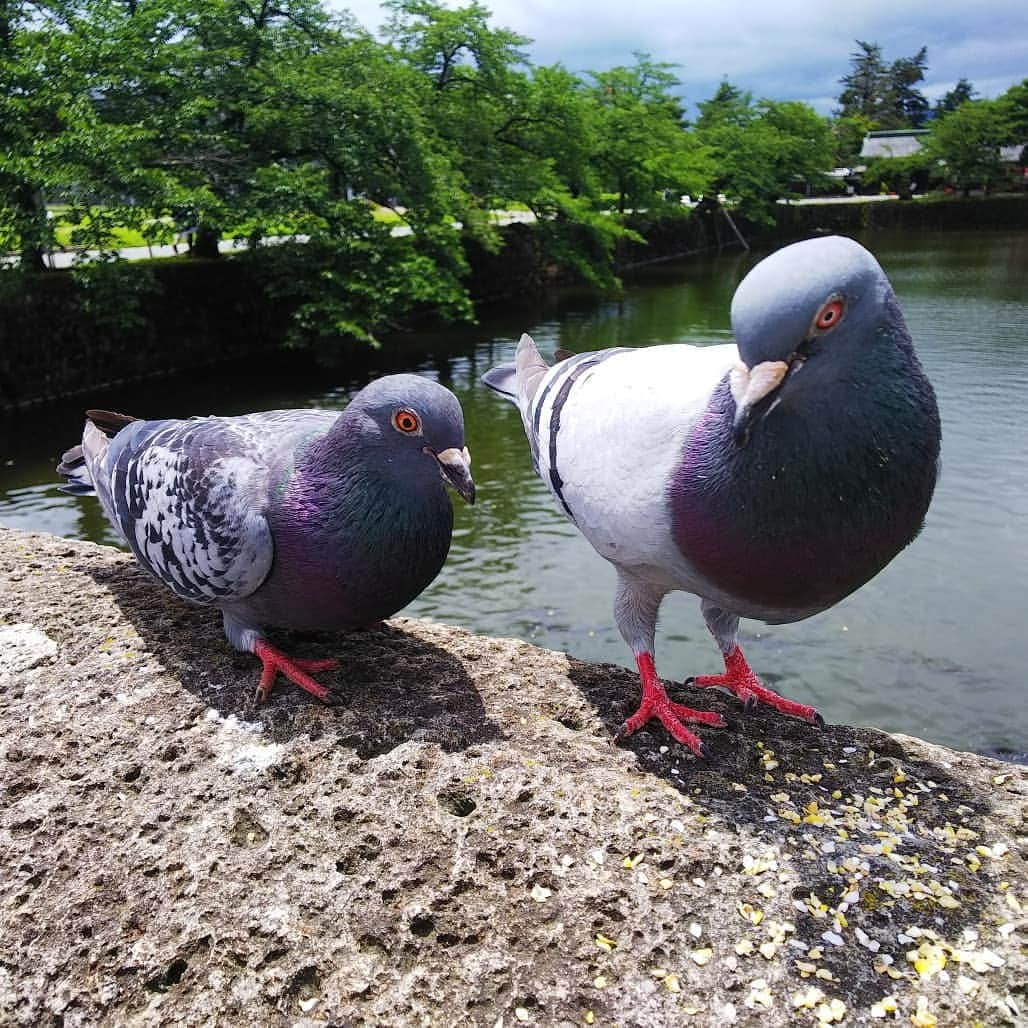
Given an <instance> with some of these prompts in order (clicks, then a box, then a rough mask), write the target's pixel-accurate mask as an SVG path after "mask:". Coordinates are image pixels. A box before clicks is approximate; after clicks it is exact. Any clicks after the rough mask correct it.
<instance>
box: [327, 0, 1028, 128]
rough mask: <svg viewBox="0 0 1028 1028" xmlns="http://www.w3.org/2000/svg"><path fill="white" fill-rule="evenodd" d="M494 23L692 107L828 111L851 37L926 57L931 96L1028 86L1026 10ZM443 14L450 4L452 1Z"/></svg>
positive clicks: (592, 2)
mask: <svg viewBox="0 0 1028 1028" xmlns="http://www.w3.org/2000/svg"><path fill="white" fill-rule="evenodd" d="M485 3H486V6H487V7H489V8H490V10H491V11H492V12H493V19H492V23H493V24H494V25H498V26H499V25H502V26H505V27H507V28H511V29H513V30H515V31H516V32H519V33H521V34H522V35H525V36H528V37H530V38H531V39H532V40H533V42H532V43H531V44H530V45H529V47H528V52H529V55H530V57H531V59H532V61H533V62H534V63H536V64H552V63H555V62H557V61H560V62H562V63H563V64H565V65H566V66H567V67H569V68H571V69H572V70H574V71H584V70H586V69H589V68H593V69H597V70H601V69H603V68H608V67H611V66H613V65H616V64H627V63H631V61H632V52H633V51H635V50H641V51H644V52H647V53H649V54H651V56H652V57H653V58H654V59H655V60H660V61H670V62H672V63H674V64H676V65H678V68H677V74H678V76H679V78H680V79H681V80H682V92H683V94H684V95H685V97H686V99H687V101H688V102H689V103H690V104H693V103H695V102H696V101H699V100H704V99H706V98H707V97H709V96H711V95H712V94H713V92H714V91H715V90H716V89H717V86H718V83H719V82H720V80H721V79H722V78H727V79H728V80H729V81H730V82H732V83H734V84H735V85H737V86H739V87H740V88H742V89H748V90H751V91H752V92H753V93H754V94H755V95H756V96H758V97H759V96H769V97H772V98H774V99H778V100H791V99H796V100H806V101H807V102H809V103H812V104H813V105H814V106H815V107H817V109H818V110H820V111H821V112H822V113H828V112H829V111H830V110H831V108H832V106H833V104H834V97H835V96H836V95H837V94H838V92H839V84H838V82H839V78H840V77H841V76H842V75H844V74H845V73H846V72H847V71H848V70H849V55H850V53H851V52H852V51H853V50H854V49H855V47H856V43H855V41H856V40H857V39H863V40H867V41H869V42H876V43H878V44H879V45H880V46H881V47H882V50H883V55H884V57H885V59H886V60H887V61H891V60H895V59H896V58H898V57H909V56H912V55H913V54H914V53H916V52H917V50H918V49H919V48H920V47H921V46H922V45H925V46H927V47H928V72H927V75H926V77H925V82H924V83H922V87H921V88H922V90H923V91H924V93H925V95H926V96H928V97H929V98H930V99H934V98H935V97H937V96H940V95H941V94H942V93H944V92H945V91H946V90H947V89H949V88H951V87H952V86H953V85H954V84H955V83H956V81H957V79H959V78H967V79H970V80H971V82H972V83H973V84H974V86H975V88H976V89H977V90H978V92H979V93H980V94H981V95H983V96H995V95H996V94H998V93H1001V92H1003V91H1004V90H1005V89H1007V88H1008V87H1009V86H1011V85H1013V84H1014V83H1015V82H1019V81H1020V80H1021V79H1023V78H1025V77H1026V76H1028V5H1026V4H1025V3H1024V2H1023V0H994V2H991V3H990V2H987V0H986V2H984V3H981V4H972V3H968V2H967V0H908V2H906V3H885V2H881V0H861V2H859V3H848V4H842V3H838V2H837V0H836V2H827V3H821V4H813V3H810V2H809V0H808V2H800V0H778V2H774V3H768V2H754V0H748V2H747V0H716V2H714V3H710V2H709V0H684V2H683V0H634V2H631V3H617V4H603V3H598V2H596V0H561V2H560V3H554V2H553V0H547V2H539V0H528V2H526V0H492V2H489V0H485ZM333 6H336V7H341V8H346V9H349V10H350V11H351V12H352V13H353V14H354V15H355V16H356V18H357V20H358V21H359V22H360V23H361V24H362V25H364V26H365V27H367V28H369V29H372V30H374V29H377V28H378V26H379V25H380V23H381V22H382V20H383V17H384V12H383V11H382V8H381V7H380V5H379V4H378V3H377V2H374V0H352V2H349V3H347V2H345V0H335V2H334V3H333ZM449 6H457V3H455V2H453V0H451V2H450V4H449Z"/></svg>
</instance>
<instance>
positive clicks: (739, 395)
mask: <svg viewBox="0 0 1028 1028" xmlns="http://www.w3.org/2000/svg"><path fill="white" fill-rule="evenodd" d="M788 371H789V365H788V364H787V363H786V362H785V361H763V362H761V363H760V364H755V365H754V366H753V367H752V368H748V367H747V366H746V365H745V364H742V363H739V364H737V365H736V366H735V367H734V368H732V370H731V372H730V373H729V376H728V384H729V386H730V387H731V390H732V398H733V399H734V400H735V420H734V422H733V423H732V435H733V437H734V438H735V444H736V446H739V447H742V446H745V445H746V444H747V443H748V442H749V440H750V429H751V427H752V425H753V421H754V419H755V418H756V417H757V415H758V413H760V411H759V410H758V404H760V401H761V400H764V399H766V398H767V397H769V396H770V395H771V394H772V393H773V392H774V391H775V390H776V389H777V388H778V387H779V386H780V385H781V384H782V381H783V379H784V378H785V376H786V375H787V374H788ZM765 413H766V411H765Z"/></svg>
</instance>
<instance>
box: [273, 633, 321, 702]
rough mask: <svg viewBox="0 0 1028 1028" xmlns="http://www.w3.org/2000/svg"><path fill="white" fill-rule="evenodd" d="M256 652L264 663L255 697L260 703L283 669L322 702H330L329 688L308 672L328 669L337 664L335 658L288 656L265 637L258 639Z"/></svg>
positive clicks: (287, 676) (302, 687)
mask: <svg viewBox="0 0 1028 1028" xmlns="http://www.w3.org/2000/svg"><path fill="white" fill-rule="evenodd" d="M253 652H254V654H255V655H256V656H257V657H258V659H259V660H260V662H261V663H262V664H263V665H264V669H263V670H262V671H261V680H260V682H259V683H258V685H257V693H256V696H255V699H256V700H257V702H258V703H260V702H262V701H263V700H266V699H267V698H268V695H269V694H270V692H271V687H272V686H273V685H274V684H275V676H276V675H277V674H278V673H279V672H280V671H281V672H282V674H284V675H285V676H286V678H288V679H289V681H290V682H292V683H293V684H294V685H298V686H299V687H300V688H301V689H306V690H307V692H309V693H310V694H311V695H312V696H316V697H317V698H318V699H319V700H321V702H322V703H328V701H329V699H330V697H329V692H328V690H327V689H326V688H325V687H324V686H323V685H322V684H321V683H320V682H316V681H314V679H313V678H311V676H310V675H309V674H307V673H306V672H308V671H328V670H329V669H330V668H334V667H335V666H336V661H334V660H305V659H303V658H295V659H294V658H291V657H287V656H286V655H285V654H284V653H283V652H282V651H281V650H277V649H275V647H274V646H272V645H271V643H269V642H267V641H266V640H264V639H258V640H257V644H256V645H255V646H254V648H253Z"/></svg>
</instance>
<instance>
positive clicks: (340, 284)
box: [247, 202, 472, 352]
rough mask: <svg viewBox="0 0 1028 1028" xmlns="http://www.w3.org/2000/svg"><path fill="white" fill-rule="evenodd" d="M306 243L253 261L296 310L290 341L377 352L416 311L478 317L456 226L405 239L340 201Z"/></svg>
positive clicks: (311, 225) (274, 295) (278, 297)
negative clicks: (382, 339) (381, 333)
mask: <svg viewBox="0 0 1028 1028" xmlns="http://www.w3.org/2000/svg"><path fill="white" fill-rule="evenodd" d="M305 228H307V229H308V230H309V232H310V236H309V238H308V239H307V240H305V241H304V242H290V243H283V244H282V245H279V246H275V247H269V248H267V250H266V251H265V252H263V253H262V254H261V256H260V259H259V261H258V260H257V257H256V255H250V256H249V257H248V258H247V259H250V260H253V261H255V264H256V270H257V271H258V273H259V274H260V275H261V276H262V277H263V279H264V280H265V282H266V288H267V292H268V295H269V297H270V298H271V299H272V300H273V301H275V302H278V303H285V304H287V305H288V306H289V307H290V308H292V309H294V310H295V314H294V318H293V328H292V331H291V332H290V335H289V339H288V342H289V343H290V344H291V345H293V346H307V345H317V346H318V348H319V350H320V351H321V352H331V351H332V350H333V349H334V348H336V347H337V346H338V345H339V344H340V343H341V342H343V341H345V340H347V339H356V340H359V341H361V342H364V343H368V344H370V345H373V346H376V345H378V342H377V339H376V335H375V333H376V331H378V330H379V329H381V328H388V327H396V326H397V324H398V322H399V320H400V319H402V318H403V317H404V316H405V315H408V314H410V313H411V312H413V311H417V310H419V309H424V308H427V307H433V308H435V309H436V310H438V311H439V313H440V314H442V315H443V316H444V317H447V318H450V319H453V320H459V319H467V318H470V317H471V316H472V310H471V305H470V301H469V300H468V296H467V293H466V291H465V289H464V287H463V285H462V284H461V277H462V276H463V274H464V273H465V272H466V270H467V269H466V267H465V265H464V258H463V252H462V250H461V247H460V238H459V235H458V233H457V232H456V230H454V229H453V228H447V229H439V230H435V231H432V230H427V231H426V232H425V233H424V235H423V236H417V237H416V236H414V235H406V236H397V235H396V234H394V233H393V232H392V231H391V228H390V226H389V225H388V224H383V223H382V222H380V221H378V220H377V219H376V218H375V217H374V213H373V211H372V210H371V209H370V208H369V207H368V206H367V205H364V204H361V203H352V202H340V203H338V204H337V205H336V206H335V207H334V208H333V209H325V210H323V216H322V218H321V219H319V222H318V223H315V222H314V220H313V219H311V220H310V221H309V222H308V223H307V224H306V225H305Z"/></svg>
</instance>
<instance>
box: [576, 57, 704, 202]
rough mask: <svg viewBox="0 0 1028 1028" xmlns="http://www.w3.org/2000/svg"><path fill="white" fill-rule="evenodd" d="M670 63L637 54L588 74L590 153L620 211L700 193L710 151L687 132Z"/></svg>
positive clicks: (676, 83)
mask: <svg viewBox="0 0 1028 1028" xmlns="http://www.w3.org/2000/svg"><path fill="white" fill-rule="evenodd" d="M671 67H672V66H671V65H669V64H667V63H664V62H656V61H652V60H651V59H650V57H649V55H648V54H644V53H636V54H635V64H633V65H631V66H618V67H616V68H611V69H610V70H608V71H595V72H591V73H590V78H592V80H593V85H592V88H591V90H590V96H591V99H592V103H593V106H594V118H595V124H594V131H595V142H594V147H595V149H594V155H593V159H594V161H595V163H596V166H597V168H598V170H599V174H600V176H601V180H602V183H603V187H604V189H606V190H607V191H609V192H613V193H615V194H616V196H617V208H618V211H619V212H621V213H624V211H625V210H626V209H627V208H629V207H644V208H651V207H652V206H653V205H654V204H656V203H658V202H659V200H660V199H661V197H662V195H663V194H664V193H665V192H666V193H667V194H668V195H671V196H674V198H675V201H674V202H675V204H676V205H677V204H678V196H679V195H680V194H682V193H699V192H704V191H705V189H706V185H707V183H708V182H709V179H710V164H709V159H708V157H709V155H708V154H707V152H706V150H705V149H704V148H703V147H702V146H699V145H697V142H696V140H695V139H694V138H693V137H691V136H690V135H689V134H687V133H686V131H685V112H684V109H683V107H682V103H681V101H680V100H679V99H678V97H677V96H676V95H675V93H674V89H675V87H677V86H678V84H679V82H678V78H677V77H676V76H675V75H674V73H673V72H672V71H671Z"/></svg>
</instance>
